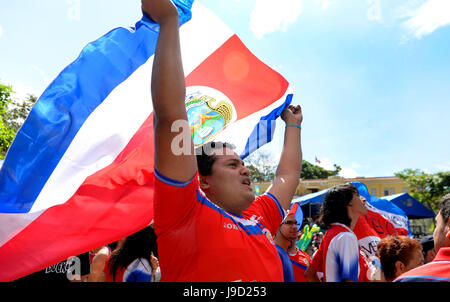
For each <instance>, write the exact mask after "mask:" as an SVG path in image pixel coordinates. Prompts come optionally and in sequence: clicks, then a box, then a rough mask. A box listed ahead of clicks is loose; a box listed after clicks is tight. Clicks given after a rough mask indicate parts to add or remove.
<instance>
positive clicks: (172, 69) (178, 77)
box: [152, 17, 187, 123]
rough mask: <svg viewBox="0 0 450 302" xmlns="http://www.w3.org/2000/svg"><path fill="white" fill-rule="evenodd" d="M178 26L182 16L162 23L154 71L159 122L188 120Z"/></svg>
mask: <svg viewBox="0 0 450 302" xmlns="http://www.w3.org/2000/svg"><path fill="white" fill-rule="evenodd" d="M178 27H179V24H178V17H172V18H170V19H169V20H167V21H166V22H165V23H164V24H161V26H160V34H159V38H158V44H157V47H156V51H155V59H154V62H153V72H152V98H153V110H154V114H155V117H156V119H157V121H158V122H163V121H166V122H169V123H171V122H173V121H175V120H179V119H187V116H186V108H185V105H184V97H185V92H186V87H185V78H184V71H183V65H182V61H181V51H180V42H179V28H178Z"/></svg>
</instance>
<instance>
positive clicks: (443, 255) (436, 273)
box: [394, 193, 450, 282]
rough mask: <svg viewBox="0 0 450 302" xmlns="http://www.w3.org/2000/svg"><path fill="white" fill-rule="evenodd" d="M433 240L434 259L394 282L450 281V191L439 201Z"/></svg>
mask: <svg viewBox="0 0 450 302" xmlns="http://www.w3.org/2000/svg"><path fill="white" fill-rule="evenodd" d="M433 240H434V247H435V249H436V257H434V259H433V261H431V262H429V263H427V264H424V265H422V266H419V267H417V268H415V269H412V270H410V271H408V272H406V273H404V274H402V275H401V276H400V277H398V278H397V279H396V280H394V282H450V193H449V194H447V195H445V196H444V197H443V198H442V199H441V201H440V202H439V213H438V214H437V216H436V227H435V229H434V232H433Z"/></svg>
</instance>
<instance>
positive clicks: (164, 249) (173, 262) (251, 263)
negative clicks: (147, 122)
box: [154, 170, 285, 282]
mask: <svg viewBox="0 0 450 302" xmlns="http://www.w3.org/2000/svg"><path fill="white" fill-rule="evenodd" d="M155 176H156V177H155V193H154V211H155V214H154V228H155V232H156V234H157V242H158V254H159V257H160V258H159V264H160V268H161V281H170V282H173V281H201V282H221V281H223V282H227V281H244V282H249V281H262V282H271V281H279V282H282V281H283V270H282V266H281V260H280V257H279V256H278V252H277V250H276V248H275V244H274V242H273V240H272V235H273V234H275V232H276V231H277V229H278V227H279V225H280V223H281V221H282V219H283V218H284V215H285V213H284V210H283V208H282V207H281V205H280V204H279V202H278V201H277V199H276V198H275V197H274V196H273V195H271V194H270V193H266V194H264V195H261V196H258V197H257V198H256V199H255V201H254V202H253V203H252V205H251V206H250V207H249V208H248V209H247V210H246V211H244V213H243V214H242V216H236V215H233V214H231V213H228V212H226V211H224V210H223V209H221V208H219V207H218V206H216V205H215V204H213V203H212V202H210V201H209V200H208V199H207V198H206V196H205V195H204V194H203V192H202V191H201V190H200V189H199V184H198V174H196V175H195V177H194V178H193V179H192V181H190V182H187V183H180V182H178V181H174V180H171V179H168V178H167V177H165V176H163V175H161V174H159V173H158V172H157V171H156V170H155Z"/></svg>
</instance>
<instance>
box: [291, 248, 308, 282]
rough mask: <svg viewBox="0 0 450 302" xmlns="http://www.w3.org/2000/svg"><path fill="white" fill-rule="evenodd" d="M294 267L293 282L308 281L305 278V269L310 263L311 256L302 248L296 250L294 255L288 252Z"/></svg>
mask: <svg viewBox="0 0 450 302" xmlns="http://www.w3.org/2000/svg"><path fill="white" fill-rule="evenodd" d="M289 258H290V259H291V262H292V268H293V269H294V279H295V282H308V280H306V278H305V271H306V269H307V268H308V267H309V265H310V263H311V257H309V255H308V254H307V253H305V252H303V251H302V250H297V253H296V254H295V255H291V254H289Z"/></svg>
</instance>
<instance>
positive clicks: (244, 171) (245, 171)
mask: <svg viewBox="0 0 450 302" xmlns="http://www.w3.org/2000/svg"><path fill="white" fill-rule="evenodd" d="M241 174H242V175H245V176H250V170H249V169H248V168H247V167H246V166H242V169H241Z"/></svg>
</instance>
